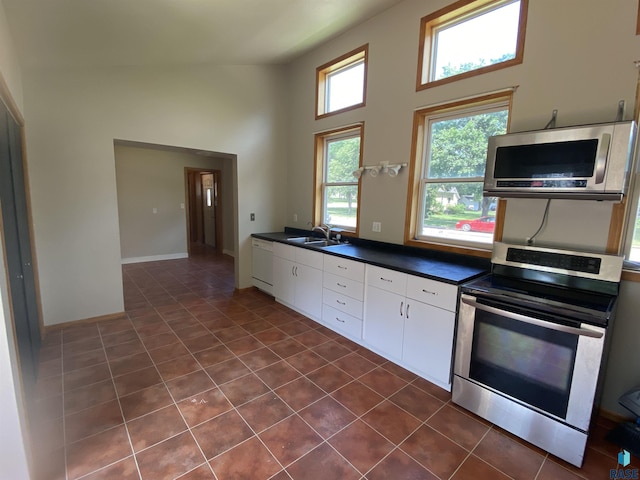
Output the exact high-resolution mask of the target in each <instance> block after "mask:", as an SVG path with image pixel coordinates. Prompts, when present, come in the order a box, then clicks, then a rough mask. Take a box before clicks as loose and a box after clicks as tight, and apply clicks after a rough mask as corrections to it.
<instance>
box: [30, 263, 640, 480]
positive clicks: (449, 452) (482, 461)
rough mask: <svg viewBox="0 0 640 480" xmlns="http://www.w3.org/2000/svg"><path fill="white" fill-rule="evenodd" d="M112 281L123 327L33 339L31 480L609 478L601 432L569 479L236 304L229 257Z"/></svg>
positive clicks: (416, 389)
mask: <svg viewBox="0 0 640 480" xmlns="http://www.w3.org/2000/svg"><path fill="white" fill-rule="evenodd" d="M123 275H124V292H125V306H126V315H122V316H121V317H120V318H114V319H110V320H105V321H101V322H97V323H84V324H77V325H70V326H67V327H65V328H63V329H61V330H57V331H53V332H50V334H49V335H48V336H47V338H46V339H45V342H44V347H43V349H42V352H41V362H40V369H39V380H38V384H37V394H36V400H35V402H34V403H35V409H34V412H33V414H32V415H31V424H32V428H33V431H34V435H33V443H34V452H36V458H37V460H38V465H39V478H40V479H43V480H59V479H60V480H75V479H80V478H82V479H85V480H89V479H90V480H97V479H119V480H129V479H140V478H142V479H144V480H161V479H176V478H180V479H183V480H187V479H188V480H204V479H218V480H229V479H252V480H253V479H255V480H260V479H273V480H285V479H289V480H291V479H294V480H301V479H305V480H313V479H322V480H334V479H336V480H337V479H340V480H347V479H369V480H378V479H380V480H383V479H384V480H387V479H434V478H440V479H450V478H451V479H485V478H486V479H501V478H514V479H538V480H547V479H577V478H589V479H599V480H601V479H606V478H609V469H612V468H616V466H617V465H616V454H617V452H618V448H617V447H616V446H615V445H612V444H609V443H607V442H606V441H605V440H604V435H605V434H606V432H607V428H610V427H611V425H610V424H607V423H606V422H603V423H602V424H599V425H598V426H597V428H596V430H595V432H594V434H593V436H592V440H591V442H590V447H589V449H588V451H587V455H586V461H585V464H584V466H583V468H582V469H576V468H573V467H571V466H569V465H567V464H566V463H564V462H563V461H561V460H558V459H556V458H554V457H553V456H550V455H548V454H546V453H545V452H543V451H541V450H539V449H537V448H535V447H532V446H530V445H528V444H526V443H524V442H522V441H520V440H518V439H516V438H514V437H513V436H511V435H509V434H507V433H505V432H503V431H501V430H500V429H498V428H496V427H495V426H492V425H491V424H489V423H487V422H485V421H483V420H481V419H479V418H478V417H475V416H473V415H471V414H469V413H468V412H466V411H464V410H461V409H460V408H458V407H457V406H455V405H453V404H452V403H451V401H450V394H449V393H448V392H446V391H444V390H442V389H440V388H438V387H436V386H434V385H432V384H430V383H429V382H427V381H425V380H423V379H421V378H418V377H416V376H415V375H413V374H412V373H410V372H408V371H406V370H404V369H402V368H399V367H398V366H396V365H394V364H392V363H389V362H387V361H386V360H385V359H383V358H381V357H379V356H378V355H375V354H373V353H372V352H370V351H368V350H366V349H364V348H361V347H360V346H358V345H356V344H355V343H352V342H350V341H348V340H346V339H344V338H342V337H340V336H339V335H337V334H335V333H333V332H332V331H330V330H328V329H326V328H324V327H322V326H320V325H319V324H317V323H315V322H313V321H311V320H309V319H307V318H305V317H303V316H301V315H299V314H297V313H295V312H293V311H291V310H289V309H288V308H286V307H283V306H282V305H279V304H277V303H275V302H274V300H273V299H272V298H270V297H268V296H266V295H264V294H262V293H260V292H258V291H257V290H249V291H247V292H243V293H238V292H235V291H234V282H233V261H232V260H231V259H230V258H228V257H225V256H217V255H202V256H197V257H192V258H191V259H185V260H175V261H164V262H153V263H146V264H134V265H125V266H124V267H123ZM635 460H636V459H634V463H635V464H637V463H638V462H635ZM632 466H633V464H632Z"/></svg>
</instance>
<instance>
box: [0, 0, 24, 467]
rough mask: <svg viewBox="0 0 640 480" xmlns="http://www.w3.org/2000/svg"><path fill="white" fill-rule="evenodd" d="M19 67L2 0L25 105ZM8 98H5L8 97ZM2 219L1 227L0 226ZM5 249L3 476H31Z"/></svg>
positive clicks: (10, 64) (3, 30)
mask: <svg viewBox="0 0 640 480" xmlns="http://www.w3.org/2000/svg"><path fill="white" fill-rule="evenodd" d="M20 76H21V72H20V68H19V66H18V64H17V62H16V60H15V55H14V53H13V46H12V41H11V36H10V35H9V31H8V28H7V22H6V17H5V13H4V7H3V6H2V2H1V0H0V79H1V80H2V81H4V82H5V84H6V85H7V87H8V89H9V92H8V94H9V95H11V97H12V99H13V102H14V103H15V104H16V105H17V106H18V108H20V109H21V108H22V85H21V84H20ZM5 100H6V99H5ZM1 223H2V222H1V219H0V229H1V228H2V226H1ZM4 258H5V252H4V249H3V246H2V242H0V425H2V434H0V472H2V476H3V477H4V478H21V479H22V478H24V479H28V478H30V477H29V466H28V462H27V447H26V438H27V437H26V436H25V434H24V433H23V428H24V432H26V423H25V415H24V409H23V405H24V402H23V398H22V391H21V387H20V377H19V370H18V358H17V352H16V345H15V341H14V329H13V322H12V320H11V310H10V306H9V292H8V287H7V277H6V268H7V267H6V264H5V261H4Z"/></svg>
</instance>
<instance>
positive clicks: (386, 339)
mask: <svg viewBox="0 0 640 480" xmlns="http://www.w3.org/2000/svg"><path fill="white" fill-rule="evenodd" d="M457 290H458V289H457V287H456V286H454V285H449V284H446V283H442V282H437V281H434V280H430V279H426V278H422V277H416V276H414V275H407V274H404V273H401V272H396V271H393V270H387V269H384V268H380V267H376V266H372V265H368V266H367V287H366V300H365V321H364V340H365V342H367V343H368V344H369V345H371V347H372V348H374V349H375V350H376V351H377V352H378V353H380V354H382V355H384V356H385V357H387V358H389V359H390V360H392V361H395V362H397V363H399V364H400V365H402V366H405V367H407V368H409V369H410V370H412V371H414V372H416V373H418V374H419V375H421V376H423V377H425V378H427V379H428V380H430V381H432V382H434V383H436V384H438V385H440V386H441V387H443V388H447V389H450V378H451V361H452V356H453V335H454V329H455V311H456V302H457Z"/></svg>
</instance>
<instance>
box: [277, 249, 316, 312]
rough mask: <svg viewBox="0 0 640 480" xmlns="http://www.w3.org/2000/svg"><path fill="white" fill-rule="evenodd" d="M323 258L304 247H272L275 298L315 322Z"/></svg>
mask: <svg viewBox="0 0 640 480" xmlns="http://www.w3.org/2000/svg"><path fill="white" fill-rule="evenodd" d="M322 257H323V254H322V253H320V252H314V251H311V250H307V249H304V248H299V247H294V246H291V245H285V244H282V243H274V245H273V293H274V296H275V297H276V299H277V300H278V301H280V302H281V303H284V304H285V305H288V306H290V307H291V308H293V309H295V310H297V311H299V312H300V313H303V314H304V315H307V316H308V317H310V318H312V319H314V320H319V319H320V318H321V316H322Z"/></svg>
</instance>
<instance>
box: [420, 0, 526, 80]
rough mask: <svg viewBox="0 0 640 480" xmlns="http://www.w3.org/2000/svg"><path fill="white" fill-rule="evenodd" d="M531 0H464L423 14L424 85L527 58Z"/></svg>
mask: <svg viewBox="0 0 640 480" xmlns="http://www.w3.org/2000/svg"><path fill="white" fill-rule="evenodd" d="M527 2H528V0H501V1H496V0H460V1H458V2H456V3H454V4H453V5H450V6H448V7H445V8H443V9H441V10H438V11H437V12H435V13H433V14H431V15H428V16H426V17H424V18H422V20H421V26H420V56H419V58H418V84H417V89H418V90H421V89H424V88H429V87H432V86H436V85H440V84H442V83H447V82H450V81H454V80H458V79H462V78H467V77H470V76H473V75H478V74H481V73H485V72H490V71H493V70H497V69H500V68H505V67H509V66H511V65H516V64H518V63H522V58H523V55H524V31H525V23H526V16H527Z"/></svg>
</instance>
